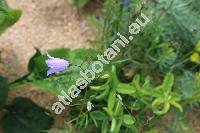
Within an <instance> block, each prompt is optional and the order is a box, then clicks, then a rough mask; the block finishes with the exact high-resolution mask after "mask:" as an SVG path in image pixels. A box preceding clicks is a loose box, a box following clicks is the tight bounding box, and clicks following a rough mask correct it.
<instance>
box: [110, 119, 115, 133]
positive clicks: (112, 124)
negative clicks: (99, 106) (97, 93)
mask: <svg viewBox="0 0 200 133" xmlns="http://www.w3.org/2000/svg"><path fill="white" fill-rule="evenodd" d="M115 127H116V119H115V118H113V119H112V122H111V127H110V132H113V131H114V130H115Z"/></svg>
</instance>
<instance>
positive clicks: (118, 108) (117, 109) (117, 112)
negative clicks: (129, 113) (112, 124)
mask: <svg viewBox="0 0 200 133" xmlns="http://www.w3.org/2000/svg"><path fill="white" fill-rule="evenodd" d="M114 114H115V116H120V115H122V114H123V106H122V102H121V101H120V100H119V99H117V100H116V106H115V111H114Z"/></svg>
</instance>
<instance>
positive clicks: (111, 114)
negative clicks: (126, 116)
mask: <svg viewBox="0 0 200 133" xmlns="http://www.w3.org/2000/svg"><path fill="white" fill-rule="evenodd" d="M103 110H105V111H106V112H107V114H108V115H109V117H110V118H113V117H114V113H113V111H112V110H109V109H108V108H107V107H103Z"/></svg>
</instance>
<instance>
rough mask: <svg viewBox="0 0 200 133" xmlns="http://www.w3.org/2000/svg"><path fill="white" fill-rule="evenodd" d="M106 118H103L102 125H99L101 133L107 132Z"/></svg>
mask: <svg viewBox="0 0 200 133" xmlns="http://www.w3.org/2000/svg"><path fill="white" fill-rule="evenodd" d="M108 125H109V123H108V120H104V121H103V123H102V125H101V132H102V133H107V132H108Z"/></svg>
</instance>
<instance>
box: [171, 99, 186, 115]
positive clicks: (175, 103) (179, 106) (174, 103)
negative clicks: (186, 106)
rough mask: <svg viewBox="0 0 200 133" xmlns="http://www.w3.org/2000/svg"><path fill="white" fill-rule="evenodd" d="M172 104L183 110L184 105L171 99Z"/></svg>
mask: <svg viewBox="0 0 200 133" xmlns="http://www.w3.org/2000/svg"><path fill="white" fill-rule="evenodd" d="M170 104H171V105H173V106H174V107H176V108H178V109H179V110H180V112H183V107H182V106H181V105H180V104H179V103H177V102H175V101H171V102H170Z"/></svg>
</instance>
